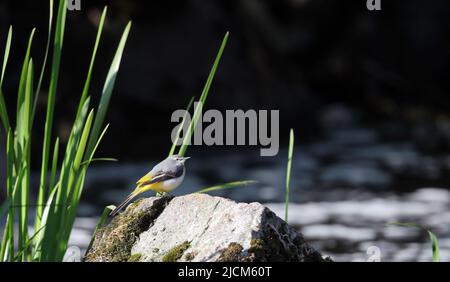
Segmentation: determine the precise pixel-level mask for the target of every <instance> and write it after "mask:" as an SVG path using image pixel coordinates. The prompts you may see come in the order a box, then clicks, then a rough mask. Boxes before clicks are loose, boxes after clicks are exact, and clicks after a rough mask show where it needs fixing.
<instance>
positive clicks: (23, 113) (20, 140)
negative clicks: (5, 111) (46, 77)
mask: <svg viewBox="0 0 450 282" xmlns="http://www.w3.org/2000/svg"><path fill="white" fill-rule="evenodd" d="M32 34H33V32H32ZM32 37H33V35H31V36H30V42H29V45H28V50H27V57H28V54H29V51H30V50H29V49H30V48H31V39H32ZM23 69H25V70H26V77H25V78H24V79H23V80H22V79H21V83H20V85H21V84H25V86H24V88H23V90H21V86H20V85H19V97H18V104H17V105H18V112H17V129H16V132H17V142H16V143H15V147H16V148H17V149H21V150H19V151H18V152H20V153H18V154H17V158H18V159H19V160H20V161H21V163H22V165H23V166H25V167H29V163H30V142H31V139H30V134H31V127H30V117H31V107H32V96H33V60H32V59H31V58H30V59H29V62H28V66H27V67H23ZM21 91H23V92H21ZM29 182H30V171H29V169H27V170H26V171H25V174H24V177H23V179H22V182H21V184H20V189H19V198H20V207H19V213H18V214H19V229H18V231H19V232H18V233H19V234H18V240H19V241H18V242H19V246H24V245H25V244H26V241H27V240H28V226H27V224H28V203H29ZM26 255H27V252H26V251H25V252H24V253H23V254H22V255H21V256H20V257H19V259H20V261H24V260H25V256H26Z"/></svg>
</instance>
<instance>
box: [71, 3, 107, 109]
mask: <svg viewBox="0 0 450 282" xmlns="http://www.w3.org/2000/svg"><path fill="white" fill-rule="evenodd" d="M106 11H107V8H106V7H105V8H103V12H102V16H101V17H100V23H99V25H98V29H97V37H96V39H95V44H94V50H93V51H92V56H91V62H90V63H89V69H88V73H87V76H86V81H85V83H84V87H83V92H82V94H81V98H80V103H79V104H78V110H77V115H79V114H80V112H81V108H82V106H83V104H84V101H85V100H86V98H87V96H88V93H89V86H90V84H91V76H92V69H93V67H94V62H95V57H96V55H97V50H98V45H99V43H100V38H101V35H102V31H103V25H104V23H105V18H106Z"/></svg>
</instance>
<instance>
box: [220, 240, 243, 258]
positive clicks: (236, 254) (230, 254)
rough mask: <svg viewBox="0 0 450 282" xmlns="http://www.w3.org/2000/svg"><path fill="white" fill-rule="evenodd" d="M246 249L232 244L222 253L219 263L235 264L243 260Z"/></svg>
mask: <svg viewBox="0 0 450 282" xmlns="http://www.w3.org/2000/svg"><path fill="white" fill-rule="evenodd" d="M243 249H244V248H243V247H242V246H241V245H240V244H238V243H230V244H229V245H228V247H227V248H226V249H223V250H222V251H221V254H220V257H219V258H218V259H217V261H220V262H233V261H240V260H241V253H242V250H243Z"/></svg>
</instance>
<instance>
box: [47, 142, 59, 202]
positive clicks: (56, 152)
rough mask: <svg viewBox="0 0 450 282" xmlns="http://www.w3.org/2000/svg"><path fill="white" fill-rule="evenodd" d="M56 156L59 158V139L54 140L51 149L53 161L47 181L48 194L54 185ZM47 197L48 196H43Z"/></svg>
mask: <svg viewBox="0 0 450 282" xmlns="http://www.w3.org/2000/svg"><path fill="white" fill-rule="evenodd" d="M58 156H59V138H56V141H55V146H54V148H53V161H52V170H51V173H50V180H49V185H48V187H49V194H50V193H51V192H52V191H53V189H54V185H55V178H56V169H57V166H58ZM45 196H48V195H45Z"/></svg>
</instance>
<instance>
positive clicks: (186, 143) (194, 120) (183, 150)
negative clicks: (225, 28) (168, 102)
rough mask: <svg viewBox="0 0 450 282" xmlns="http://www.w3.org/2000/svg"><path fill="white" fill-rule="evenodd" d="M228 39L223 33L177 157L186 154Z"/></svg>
mask: <svg viewBox="0 0 450 282" xmlns="http://www.w3.org/2000/svg"><path fill="white" fill-rule="evenodd" d="M228 37H229V32H227V33H225V36H224V37H223V40H222V44H220V48H219V52H217V56H216V59H215V60H214V64H213V66H212V68H211V71H210V73H209V75H208V79H207V80H206V84H205V86H204V88H203V91H202V95H201V96H200V101H199V102H200V106H199V107H197V108H196V109H195V112H194V116H193V118H192V120H191V123H190V125H189V130H188V132H187V134H186V136H185V137H184V139H183V144H182V145H181V147H180V150H179V151H178V155H180V156H184V154H185V153H186V150H187V147H188V146H189V143H190V140H191V137H192V134H193V133H194V131H195V127H196V126H197V121H198V119H199V117H200V114H201V111H202V108H203V107H204V106H205V102H206V98H207V97H208V93H209V89H210V87H211V84H212V81H213V79H214V75H215V74H216V70H217V67H218V66H219V63H220V58H221V57H222V54H223V51H224V49H225V46H226V45H227V42H228Z"/></svg>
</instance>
